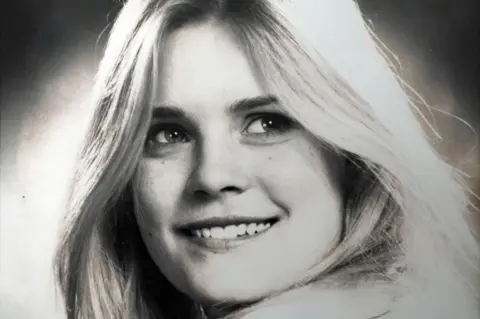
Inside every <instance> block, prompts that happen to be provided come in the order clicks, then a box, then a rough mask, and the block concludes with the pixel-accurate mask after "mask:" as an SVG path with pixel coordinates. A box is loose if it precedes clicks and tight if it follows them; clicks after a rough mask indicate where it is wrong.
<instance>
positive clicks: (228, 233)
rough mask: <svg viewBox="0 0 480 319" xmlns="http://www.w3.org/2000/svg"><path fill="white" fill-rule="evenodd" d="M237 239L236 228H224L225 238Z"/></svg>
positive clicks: (233, 226)
mask: <svg viewBox="0 0 480 319" xmlns="http://www.w3.org/2000/svg"><path fill="white" fill-rule="evenodd" d="M235 237H237V226H235V225H230V226H227V227H225V238H235Z"/></svg>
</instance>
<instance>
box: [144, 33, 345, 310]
mask: <svg viewBox="0 0 480 319" xmlns="http://www.w3.org/2000/svg"><path fill="white" fill-rule="evenodd" d="M165 50H166V51H165V55H164V56H163V58H162V63H161V65H162V66H163V67H162V71H161V74H160V85H159V87H158V91H157V97H156V105H155V110H154V114H153V121H152V124H151V127H150V131H149V134H148V140H147V142H146V144H145V153H144V156H143V158H142V159H141V161H140V163H139V167H138V170H137V174H136V181H135V183H136V214H137V219H138V222H139V225H140V229H141V232H142V236H143V238H144V241H145V243H146V246H147V248H148V250H149V252H150V254H151V257H152V259H153V260H154V262H155V263H156V264H157V265H158V267H159V269H160V270H161V272H162V273H163V274H164V275H165V276H166V277H167V278H168V279H169V280H170V281H171V283H172V284H173V285H174V286H176V287H177V288H178V289H179V290H180V291H182V292H184V293H185V294H187V295H189V296H190V297H192V298H194V299H196V300H198V301H200V302H204V303H207V304H209V303H216V302H221V301H237V302H238V301H251V300H254V299H257V298H261V297H264V296H266V295H268V294H269V293H271V292H274V291H276V290H282V289H285V288H287V287H288V286H290V285H291V284H294V283H295V282H296V281H297V280H299V278H300V277H301V276H302V274H304V273H305V271H306V270H307V269H308V268H309V267H311V266H312V265H314V264H315V263H316V262H317V261H319V260H321V259H322V257H323V256H324V255H325V254H326V253H327V252H328V251H329V250H330V249H331V248H332V247H334V246H335V244H336V243H337V241H338V239H339V233H340V229H341V223H342V216H341V214H340V206H341V202H340V196H339V191H338V189H337V187H336V185H335V184H336V182H335V181H336V180H337V177H336V175H337V172H336V167H335V162H336V161H335V159H334V158H333V156H331V155H327V153H326V152H325V151H322V150H321V149H320V147H319V146H320V145H319V143H318V141H317V140H316V139H315V138H313V136H311V135H310V134H309V133H308V132H306V131H304V130H303V129H302V128H301V127H300V125H298V124H297V123H295V121H294V120H292V119H291V118H290V117H289V116H288V115H287V113H286V112H285V111H283V110H282V107H281V105H278V104H277V103H276V99H275V97H274V96H271V95H270V94H269V92H265V91H264V90H262V88H261V87H260V85H259V83H258V82H257V80H256V78H255V76H254V74H253V72H252V70H251V68H250V66H249V63H248V60H247V59H246V57H245V56H244V54H242V51H241V49H240V48H239V47H238V44H237V42H236V41H235V40H234V39H233V37H231V36H230V35H229V33H228V32H227V31H225V29H222V28H221V27H219V26H218V25H214V24H202V25H191V26H188V27H184V28H183V29H181V30H179V31H177V32H176V33H174V34H172V35H171V36H170V38H169V41H168V42H167V45H166V48H165Z"/></svg>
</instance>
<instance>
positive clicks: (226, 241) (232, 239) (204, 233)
mask: <svg viewBox="0 0 480 319" xmlns="http://www.w3.org/2000/svg"><path fill="white" fill-rule="evenodd" d="M278 221H279V218H277V217H274V218H268V219H263V220H262V219H256V220H254V219H243V218H236V219H235V218H227V219H225V218H214V219H208V220H204V221H201V222H200V221H199V222H195V223H191V224H187V225H185V226H183V227H181V228H179V231H180V233H181V234H183V235H184V236H186V237H187V238H188V239H189V240H190V241H192V242H194V243H196V244H197V245H200V246H202V247H204V248H209V249H211V250H228V249H230V248H234V247H237V246H238V245H240V244H243V243H245V242H247V241H248V240H250V239H253V238H256V237H258V236H260V235H262V234H264V233H266V232H268V231H269V230H270V229H271V228H272V227H273V226H274V225H275V224H276V223H277V222H278Z"/></svg>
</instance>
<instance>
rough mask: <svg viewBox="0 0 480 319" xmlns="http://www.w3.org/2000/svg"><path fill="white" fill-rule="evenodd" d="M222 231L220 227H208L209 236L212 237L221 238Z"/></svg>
mask: <svg viewBox="0 0 480 319" xmlns="http://www.w3.org/2000/svg"><path fill="white" fill-rule="evenodd" d="M223 236H224V231H223V228H221V227H213V228H212V229H210V237H212V238H223Z"/></svg>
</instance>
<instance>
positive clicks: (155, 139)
mask: <svg viewBox="0 0 480 319" xmlns="http://www.w3.org/2000/svg"><path fill="white" fill-rule="evenodd" d="M189 140H190V139H189V137H188V135H187V133H186V132H185V130H184V129H183V128H182V127H180V126H179V125H165V124H157V125H154V126H153V127H152V128H151V129H150V132H149V133H148V138H147V141H148V142H149V143H150V144H155V145H168V144H178V143H187V142H189Z"/></svg>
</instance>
